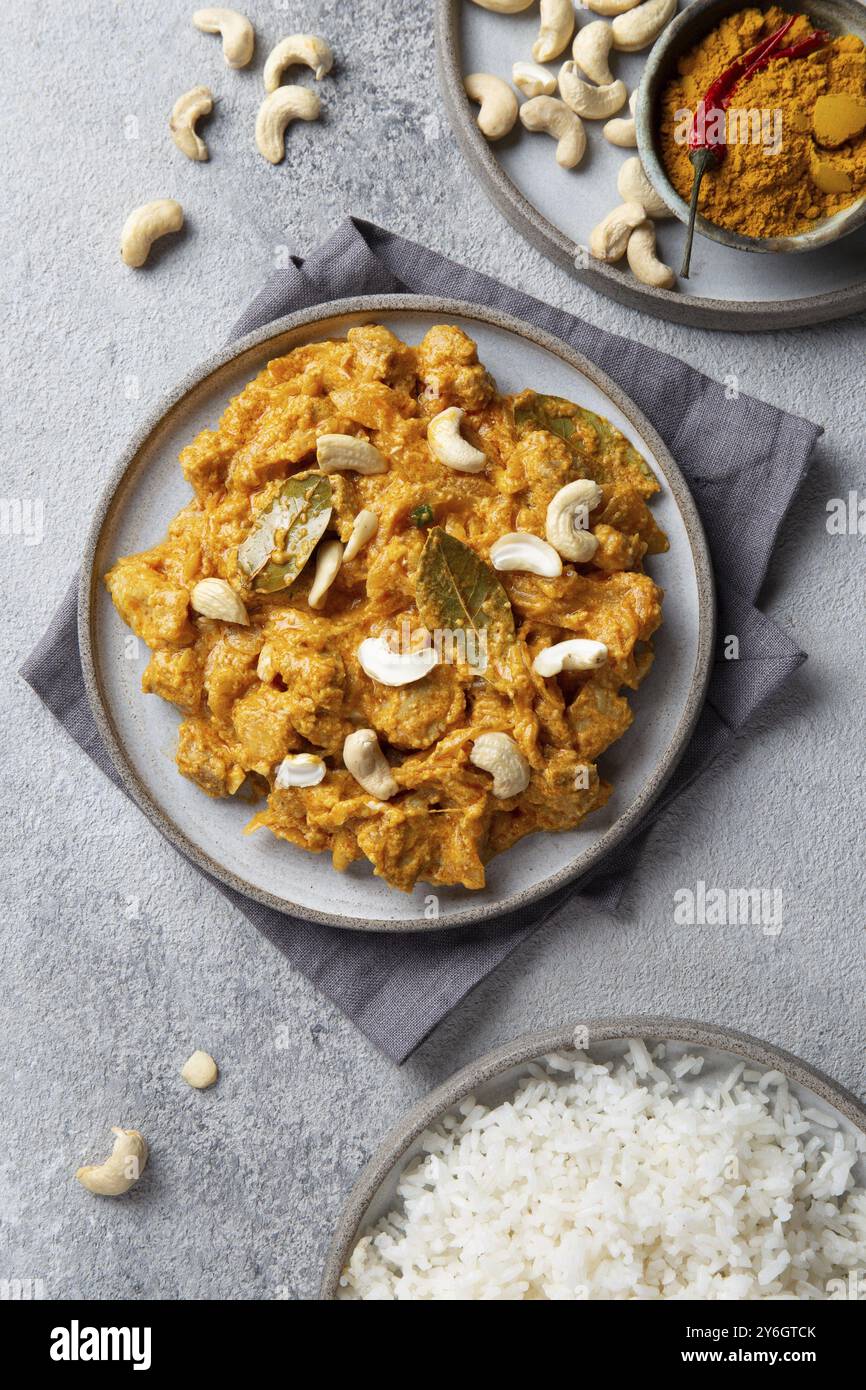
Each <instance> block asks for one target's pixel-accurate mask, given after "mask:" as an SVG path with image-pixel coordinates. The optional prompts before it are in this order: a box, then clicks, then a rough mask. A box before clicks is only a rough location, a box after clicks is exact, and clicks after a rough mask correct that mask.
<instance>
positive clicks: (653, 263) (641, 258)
mask: <svg viewBox="0 0 866 1390" xmlns="http://www.w3.org/2000/svg"><path fill="white" fill-rule="evenodd" d="M626 256H627V257H628V263H629V266H630V267H631V271H632V274H633V275H634V276H635V277H636V279H638V280H640V282H641V284H642V285H653V286H654V287H655V288H656V289H657V290H669V289H671V288H672V286H673V285H674V284H675V282H676V278H677V277H676V275H675V274H674V272H673V271H672V270H671V268H670V266H669V265H665V263H664V261H660V260H659V258H658V256H657V255H656V229H655V226H654V225H653V223H652V222H639V223H638V225H637V226H636V227H635V229H634V231H633V232H632V234H631V236H630V237H629V239H628V246H627V247H626Z"/></svg>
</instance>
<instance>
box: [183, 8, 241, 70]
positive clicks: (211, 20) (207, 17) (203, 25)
mask: <svg viewBox="0 0 866 1390" xmlns="http://www.w3.org/2000/svg"><path fill="white" fill-rule="evenodd" d="M192 22H193V24H194V25H195V27H196V29H198V30H200V32H201V33H202V34H221V35H222V41H223V57H224V58H225V60H226V62H227V63H228V65H229V67H230V68H245V67H246V65H247V63H248V62H249V61H250V59H251V58H252V56H253V49H254V48H255V46H256V35H255V30H254V29H253V26H252V25H251V24H250V21H249V20H248V19H247V17H246V15H242V14H238V12H237V10H226V9H223V8H221V7H219V6H218V7H216V8H214V9H207V10H196V12H195V14H194V15H193V17H192Z"/></svg>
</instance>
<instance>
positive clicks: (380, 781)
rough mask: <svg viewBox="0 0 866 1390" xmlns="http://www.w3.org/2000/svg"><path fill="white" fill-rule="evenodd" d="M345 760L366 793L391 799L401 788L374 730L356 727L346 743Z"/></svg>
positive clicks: (348, 769) (344, 749)
mask: <svg viewBox="0 0 866 1390" xmlns="http://www.w3.org/2000/svg"><path fill="white" fill-rule="evenodd" d="M343 762H344V763H345V765H346V771H347V772H351V774H352V776H353V777H354V779H355V781H356V782H358V783H359V784H360V785H361V786H362V787H363V788H364V791H365V792H369V793H370V795H371V796H375V797H378V799H379V800H380V801H388V800H389V799H390V798H391V797H392V796H394V795H395V794H396V793H397V792H398V791H399V790H400V788H399V787H398V786H397V783H396V782H395V781H394V776H393V773H392V772H391V768H390V767H389V765H388V760H387V758H386V757H385V754H384V753H383V752H382V749H381V748H380V746H379V740H378V738H377V737H376V734H375V731H374V730H373V729H356V730H355V732H354V733H353V734H349V737H348V738H347V739H346V741H345V743H344V744H343Z"/></svg>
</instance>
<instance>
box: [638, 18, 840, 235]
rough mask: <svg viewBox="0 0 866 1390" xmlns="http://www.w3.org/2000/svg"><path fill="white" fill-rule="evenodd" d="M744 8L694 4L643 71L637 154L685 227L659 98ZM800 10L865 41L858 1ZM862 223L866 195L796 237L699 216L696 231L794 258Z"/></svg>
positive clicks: (683, 205)
mask: <svg viewBox="0 0 866 1390" xmlns="http://www.w3.org/2000/svg"><path fill="white" fill-rule="evenodd" d="M742 8H743V0H693V3H692V4H690V5H688V6H687V8H686V9H685V10H683V12H682V14H679V15H677V17H676V19H674V20H673V21H672V23H671V24H669V25H668V27H667V28H666V29H665V30H663V32H662V34H661V36H660V37H659V38H658V39H657V41H656V43H655V44H654V46H653V48H652V49H651V50H650V55H649V58H648V59H647V64H646V67H645V68H644V74H643V79H642V81H641V84H640V95H639V98H638V108H637V119H636V122H635V125H636V130H637V147H638V153H639V155H640V158H641V163H642V164H643V167H644V169H645V170H646V173H647V177H648V178H649V180H650V183H651V184H652V186H653V188H654V189H655V190H656V192H657V193H658V194H659V196H660V197H661V198H662V199H663V200H664V202H666V203H667V205H668V207H669V208H670V210H671V212H672V213H673V214H674V216H676V217H678V218H679V219H680V221H681V222H686V223H687V222H688V220H689V205H688V203H687V202H686V200H685V199H684V198H681V197H680V195H679V193H677V191H676V189H675V188H674V186H673V184H672V183H671V182H670V180H669V178H668V176H667V173H666V171H665V167H664V164H663V163H662V158H661V150H660V147H659V144H658V141H657V139H656V128H657V127H656V111H657V109H658V108H659V106H660V103H661V94H662V92H663V90H664V88H665V86H666V84H667V82H668V80H669V79H670V78H671V77H672V76H673V75H674V73H675V72H676V66H677V62H678V60H679V59H680V58H681V57H682V55H683V54H684V53H686V52H687V51H688V50H689V49H691V48H693V47H694V46H695V44H696V43H697V42H698V41H699V40H700V39H702V38H703V37H704V35H705V34H707V33H709V31H710V30H711V29H714V28H715V27H716V25H717V24H718V23H719V22H720V21H721V20H722V19H724V18H725V17H726V16H727V15H729V14H735V13H736V12H737V11H738V10H741V9H742ZM801 9H802V12H803V13H806V14H808V16H809V18H810V19H811V20H812V22H813V24H814V25H815V27H816V28H818V29H828V30H829V31H830V33H832V34H856V35H857V37H858V38H861V39H863V41H864V43H866V7H864V6H863V5H862V4H860V3H859V0H798V4H797V6H796V10H797V12H800V11H801ZM864 223H866V195H864V196H863V197H861V198H858V199H857V201H856V202H855V203H852V204H851V206H850V207H847V208H843V209H842V211H841V212H836V213H834V214H833V216H832V217H827V218H825V219H824V220H823V221H822V222H818V223H816V224H815V226H814V227H810V228H809V230H808V231H807V232H798V233H797V235H796V236H776V237H752V236H743V235H742V234H741V233H740V232H732V231H729V230H728V228H727V227H720V226H718V225H717V224H716V223H715V222H708V221H707V219H706V218H705V217H702V216H701V215H700V213H699V214H698V217H697V220H696V222H695V230H696V231H698V232H700V233H701V234H702V235H703V236H705V237H709V238H710V239H711V240H712V241H718V242H721V243H722V245H723V246H732V247H734V248H735V250H738V251H781V252H785V253H788V254H790V253H791V252H801V251H814V250H816V249H817V248H818V247H819V246H828V245H829V244H830V243H831V242H833V241H838V239H839V237H843V236H847V235H848V233H849V232H853V231H856V229H857V228H858V227H862V226H863V224H864Z"/></svg>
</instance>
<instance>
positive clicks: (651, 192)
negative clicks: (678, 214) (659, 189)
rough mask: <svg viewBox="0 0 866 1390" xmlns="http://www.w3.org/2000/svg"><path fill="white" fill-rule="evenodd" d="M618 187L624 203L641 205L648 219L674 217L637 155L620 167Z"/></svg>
mask: <svg viewBox="0 0 866 1390" xmlns="http://www.w3.org/2000/svg"><path fill="white" fill-rule="evenodd" d="M616 187H617V191H618V193H619V196H620V197H621V198H622V200H623V202H624V203H640V204H641V206H642V207H643V208H645V210H646V214H647V217H656V218H659V217H673V213H672V212H671V210H670V208H669V207H668V205H667V203H666V202H665V201H664V200H663V199H662V198H660V197H659V195H658V193H656V191H655V189H654V188H653V186H652V184H651V183H650V181H649V179H648V178H647V176H646V170H645V169H644V167H643V165H642V164H641V162H640V159H639V158H638V156H637V155H636V154H634V155H632V156H631V158H630V159H627V160H625V162H624V163H623V164H621V165H620V170H619V174H618V176H617V180H616Z"/></svg>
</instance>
